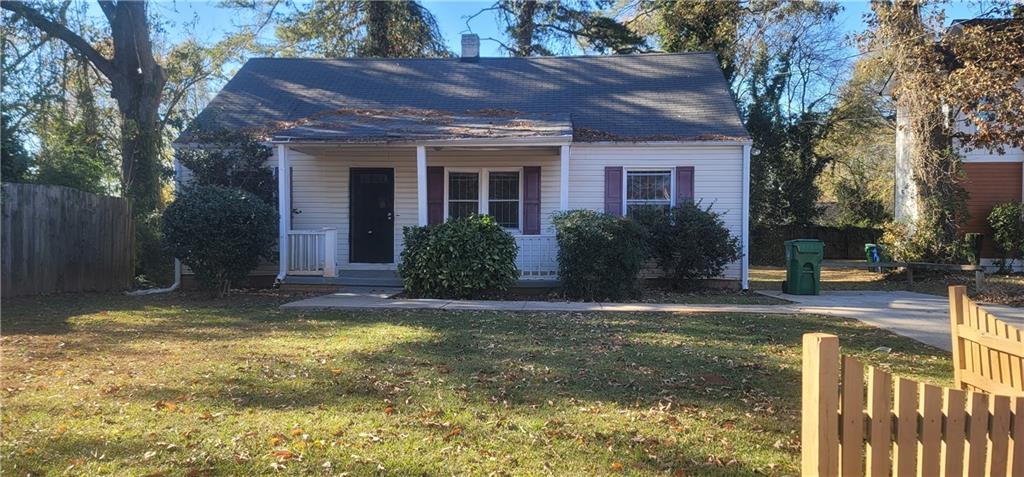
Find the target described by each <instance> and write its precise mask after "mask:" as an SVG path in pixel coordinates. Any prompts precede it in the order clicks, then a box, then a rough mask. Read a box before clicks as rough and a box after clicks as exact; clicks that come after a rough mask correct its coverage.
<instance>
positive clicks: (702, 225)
mask: <svg viewBox="0 0 1024 477" xmlns="http://www.w3.org/2000/svg"><path fill="white" fill-rule="evenodd" d="M635 218H636V220H637V222H639V223H640V224H641V226H642V227H643V228H644V231H645V232H646V234H647V243H648V247H649V250H650V252H651V255H652V256H653V258H654V259H655V260H656V261H657V262H658V267H659V268H661V271H662V272H663V273H664V276H665V278H667V279H668V280H670V281H671V283H672V286H674V287H676V288H692V287H693V286H694V285H696V284H697V282H698V281H700V280H707V279H710V278H716V277H718V276H720V275H721V274H722V271H724V270H725V267H726V265H728V264H729V263H731V262H734V261H736V260H738V259H739V258H740V251H741V249H740V242H739V239H737V238H736V237H733V236H732V235H731V234H730V233H729V229H727V228H726V227H725V222H723V221H722V217H721V216H720V215H719V214H717V213H715V212H712V211H711V208H710V207H706V208H702V207H701V206H700V204H694V203H689V202H688V203H684V204H683V205H680V206H679V207H674V208H672V209H671V210H669V211H665V210H664V209H646V210H644V209H641V210H640V211H638V213H637V214H636V215H635Z"/></svg>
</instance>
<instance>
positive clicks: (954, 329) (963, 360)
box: [949, 286, 1024, 396]
mask: <svg viewBox="0 0 1024 477" xmlns="http://www.w3.org/2000/svg"><path fill="white" fill-rule="evenodd" d="M949 325H950V332H951V334H952V335H953V381H954V382H955V383H956V386H957V387H958V388H960V389H964V390H968V391H984V392H988V393H992V394H1006V395H1010V396H1014V395H1021V396H1024V331H1021V330H1020V329H1017V328H1015V327H1013V326H1011V325H1009V324H1007V323H1004V322H1003V321H1002V320H1000V319H999V318H996V317H995V316H994V315H992V314H991V313H989V312H987V311H985V309H984V308H982V307H980V306H978V304H977V303H975V302H973V301H971V299H969V298H967V288H966V287H963V286H955V287H949Z"/></svg>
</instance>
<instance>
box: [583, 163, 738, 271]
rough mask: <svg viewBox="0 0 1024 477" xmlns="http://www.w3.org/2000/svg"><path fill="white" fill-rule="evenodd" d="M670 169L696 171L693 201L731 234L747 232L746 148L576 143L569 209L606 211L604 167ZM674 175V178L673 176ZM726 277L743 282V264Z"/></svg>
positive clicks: (733, 266) (731, 267) (736, 235)
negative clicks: (718, 216)
mask: <svg viewBox="0 0 1024 477" xmlns="http://www.w3.org/2000/svg"><path fill="white" fill-rule="evenodd" d="M619 166H621V167H624V168H625V169H626V170H627V171H628V170H630V169H651V170H655V169H662V170H669V169H673V168H675V167H679V166H693V168H694V200H695V201H697V202H699V203H701V204H702V205H704V206H707V205H711V208H712V210H714V211H716V212H718V213H720V214H722V220H723V221H724V222H725V225H726V227H728V228H729V230H730V232H731V233H732V235H734V236H735V237H737V238H739V237H740V236H741V233H742V217H741V216H742V213H743V146H742V145H740V144H737V145H722V146H717V145H715V146H705V145H700V146H696V145H695V146H661V145H585V144H578V143H577V144H573V146H572V151H571V157H570V159H569V208H570V209H594V210H604V180H605V179H604V169H605V167H619ZM673 176H674V174H673ZM723 278H728V279H735V280H738V279H739V278H740V262H739V261H736V262H734V263H732V264H730V265H729V267H728V268H727V269H726V271H725V272H724V273H723Z"/></svg>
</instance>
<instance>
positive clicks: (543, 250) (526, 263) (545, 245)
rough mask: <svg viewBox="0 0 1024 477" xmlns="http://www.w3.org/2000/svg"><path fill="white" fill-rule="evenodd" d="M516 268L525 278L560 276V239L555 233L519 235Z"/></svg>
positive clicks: (552, 277) (536, 278)
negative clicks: (556, 237) (557, 238)
mask: <svg viewBox="0 0 1024 477" xmlns="http://www.w3.org/2000/svg"><path fill="white" fill-rule="evenodd" d="M515 239H516V245H518V246H519V255H517V256H516V268H518V269H519V276H520V278H522V279H523V280H552V279H556V278H558V241H557V240H556V239H555V236H554V235H517V236H516V237H515Z"/></svg>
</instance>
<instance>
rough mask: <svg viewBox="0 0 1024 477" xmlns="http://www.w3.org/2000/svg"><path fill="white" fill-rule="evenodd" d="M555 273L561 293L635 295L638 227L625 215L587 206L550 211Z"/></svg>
mask: <svg viewBox="0 0 1024 477" xmlns="http://www.w3.org/2000/svg"><path fill="white" fill-rule="evenodd" d="M554 224H555V229H556V230H557V232H558V273H559V278H560V279H561V281H562V287H563V288H564V290H565V293H566V294H567V295H568V296H570V297H572V298H579V299H584V300H617V299H621V298H627V297H634V296H636V295H638V294H639V291H640V288H639V283H638V275H639V273H640V268H641V266H643V263H644V260H645V259H646V252H645V247H644V242H643V231H642V230H641V228H640V226H639V225H638V224H637V223H636V222H634V221H633V220H630V219H624V218H622V217H617V216H613V215H609V214H602V213H600V212H595V211H592V210H571V211H568V212H564V213H559V214H557V215H555V218H554Z"/></svg>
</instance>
